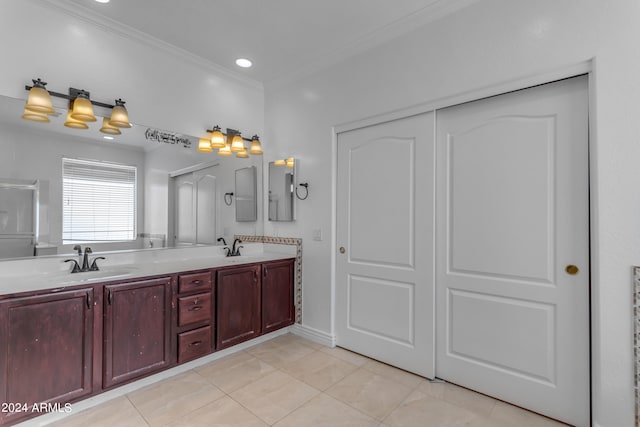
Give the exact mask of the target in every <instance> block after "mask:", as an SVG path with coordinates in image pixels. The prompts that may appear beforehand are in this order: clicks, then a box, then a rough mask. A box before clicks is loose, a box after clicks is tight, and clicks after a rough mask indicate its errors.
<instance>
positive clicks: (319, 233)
mask: <svg viewBox="0 0 640 427" xmlns="http://www.w3.org/2000/svg"><path fill="white" fill-rule="evenodd" d="M313 240H315V241H317V242H321V241H322V229H321V228H315V229H314V230H313Z"/></svg>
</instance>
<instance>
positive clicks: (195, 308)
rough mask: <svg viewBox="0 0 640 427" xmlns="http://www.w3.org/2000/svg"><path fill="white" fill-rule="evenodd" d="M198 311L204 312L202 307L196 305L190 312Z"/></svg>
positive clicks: (190, 308)
mask: <svg viewBox="0 0 640 427" xmlns="http://www.w3.org/2000/svg"><path fill="white" fill-rule="evenodd" d="M198 310H202V306H201V305H194V306H193V307H189V311H198Z"/></svg>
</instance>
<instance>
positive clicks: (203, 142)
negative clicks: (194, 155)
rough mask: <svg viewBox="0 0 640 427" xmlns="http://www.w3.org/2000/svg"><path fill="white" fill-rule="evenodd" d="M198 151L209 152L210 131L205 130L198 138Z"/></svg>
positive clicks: (210, 150)
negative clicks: (204, 133)
mask: <svg viewBox="0 0 640 427" xmlns="http://www.w3.org/2000/svg"><path fill="white" fill-rule="evenodd" d="M198 151H199V152H201V153H211V152H212V151H213V148H211V133H209V132H207V134H206V135H205V136H203V137H202V138H200V139H199V140H198Z"/></svg>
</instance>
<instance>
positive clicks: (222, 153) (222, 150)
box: [218, 144, 233, 157]
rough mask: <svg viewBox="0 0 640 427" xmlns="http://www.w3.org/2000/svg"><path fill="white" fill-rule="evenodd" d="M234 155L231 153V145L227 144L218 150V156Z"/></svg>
mask: <svg viewBox="0 0 640 427" xmlns="http://www.w3.org/2000/svg"><path fill="white" fill-rule="evenodd" d="M231 155H233V153H232V152H231V144H225V146H224V147H222V148H220V149H219V150H218V156H223V157H229V156H231Z"/></svg>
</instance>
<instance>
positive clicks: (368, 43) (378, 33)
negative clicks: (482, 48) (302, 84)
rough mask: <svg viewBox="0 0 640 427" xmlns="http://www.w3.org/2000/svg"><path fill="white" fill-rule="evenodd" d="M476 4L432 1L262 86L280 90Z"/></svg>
mask: <svg viewBox="0 0 640 427" xmlns="http://www.w3.org/2000/svg"><path fill="white" fill-rule="evenodd" d="M479 1H480V0H435V1H434V2H432V3H431V4H429V5H427V6H425V7H423V8H421V9H419V10H417V11H415V12H413V13H411V14H409V15H406V16H403V17H402V18H399V19H396V20H395V21H393V22H390V23H389V24H387V25H385V26H383V27H380V28H378V29H376V30H373V31H371V32H370V33H368V34H365V35H364V36H362V37H360V38H358V39H356V40H354V41H352V42H350V43H345V44H344V45H342V46H341V47H340V48H338V49H335V50H333V51H330V52H326V53H324V54H321V55H317V56H316V57H315V58H314V59H312V60H311V61H307V62H306V63H304V64H299V66H298V67H291V69H292V71H291V72H289V73H285V74H282V75H280V76H278V77H276V78H275V79H271V80H267V81H265V83H264V85H265V87H268V88H269V89H278V88H281V87H283V86H286V85H287V84H289V83H291V82H293V81H296V80H299V79H302V78H304V77H308V76H310V75H312V74H314V73H316V72H318V71H320V70H322V69H326V68H329V67H330V66H332V65H335V64H337V63H339V62H342V61H344V60H346V59H348V58H351V57H353V56H356V55H358V54H360V53H363V52H366V51H368V50H371V49H373V48H375V47H376V46H379V45H382V44H384V43H386V42H388V41H391V40H393V39H395V38H398V37H401V36H403V35H405V34H408V33H410V32H411V31H414V30H417V29H418V28H420V27H423V26H425V25H427V24H429V23H432V22H435V21H437V20H439V19H442V18H444V17H445V16H447V15H450V14H452V13H455V12H457V11H458V10H461V9H464V8H466V7H468V6H470V5H472V4H474V3H477V2H479Z"/></svg>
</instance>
